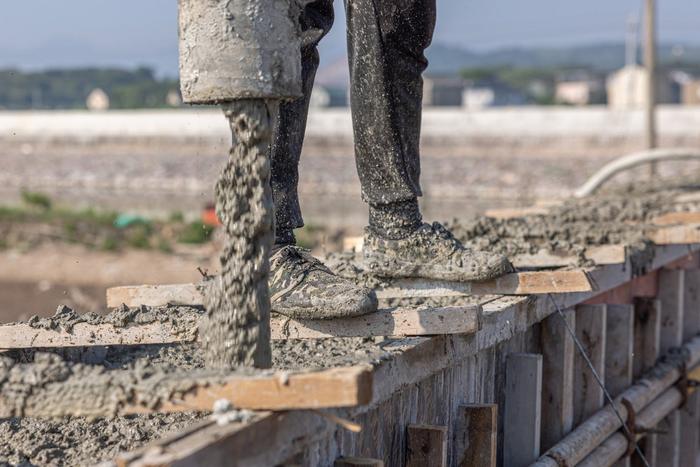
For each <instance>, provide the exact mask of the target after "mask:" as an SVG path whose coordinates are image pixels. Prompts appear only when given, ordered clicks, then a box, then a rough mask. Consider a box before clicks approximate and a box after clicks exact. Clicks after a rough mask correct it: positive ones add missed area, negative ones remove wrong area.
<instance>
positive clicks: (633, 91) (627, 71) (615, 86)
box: [607, 65, 673, 110]
mask: <svg viewBox="0 0 700 467" xmlns="http://www.w3.org/2000/svg"><path fill="white" fill-rule="evenodd" d="M648 82H649V78H648V76H647V72H646V70H645V69H644V68H643V67H641V66H639V65H627V66H625V67H624V68H622V69H620V70H618V71H616V72H614V73H613V74H611V75H610V76H608V80H607V91H608V107H610V108H611V109H615V110H633V109H642V108H644V107H645V106H646V102H647V85H648V84H647V83H648ZM656 101H657V102H658V103H662V104H665V103H670V102H672V101H673V93H672V89H671V83H670V81H669V80H668V78H667V77H666V76H658V77H657V87H656Z"/></svg>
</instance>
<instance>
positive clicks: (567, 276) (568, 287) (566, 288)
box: [377, 269, 594, 298]
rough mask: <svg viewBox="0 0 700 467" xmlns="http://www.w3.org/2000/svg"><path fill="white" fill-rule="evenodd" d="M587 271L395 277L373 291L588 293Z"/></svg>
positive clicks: (404, 293) (390, 293)
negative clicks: (474, 278) (464, 278)
mask: <svg viewBox="0 0 700 467" xmlns="http://www.w3.org/2000/svg"><path fill="white" fill-rule="evenodd" d="M592 290H594V288H593V284H592V283H591V280H590V278H589V277H588V273H587V272H586V271H584V270H581V269H575V270H554V271H526V272H519V273H512V274H506V275H505V276H502V277H500V278H498V279H494V280H491V281H485V282H453V281H436V280H426V279H397V280H393V281H391V286H389V287H385V288H383V289H381V290H378V291H377V296H378V297H380V298H395V297H408V296H413V297H430V296H452V295H535V294H547V293H555V294H556V293H574V292H590V291H592Z"/></svg>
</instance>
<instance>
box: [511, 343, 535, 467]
mask: <svg viewBox="0 0 700 467" xmlns="http://www.w3.org/2000/svg"><path fill="white" fill-rule="evenodd" d="M505 393H506V394H505V396H506V397H505V405H506V407H505V413H504V419H503V432H504V433H503V444H504V446H503V462H504V464H505V465H508V466H510V467H524V466H527V465H529V464H530V463H531V462H533V461H534V460H535V459H537V456H539V454H540V425H541V417H542V411H541V403H542V355H538V354H526V353H517V354H510V355H508V358H507V359H506V388H505Z"/></svg>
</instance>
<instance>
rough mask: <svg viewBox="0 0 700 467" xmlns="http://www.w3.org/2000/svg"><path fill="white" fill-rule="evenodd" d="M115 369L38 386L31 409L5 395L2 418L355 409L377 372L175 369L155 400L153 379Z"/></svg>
mask: <svg viewBox="0 0 700 467" xmlns="http://www.w3.org/2000/svg"><path fill="white" fill-rule="evenodd" d="M115 373H123V372H122V371H121V370H114V371H107V372H103V373H99V374H97V373H94V374H91V375H90V379H89V381H86V380H85V379H84V377H83V376H82V375H80V374H79V373H78V374H77V375H72V376H70V377H68V378H67V379H66V380H65V381H61V382H55V383H48V384H45V385H41V386H35V387H33V388H32V391H31V396H29V398H28V400H27V401H25V402H26V406H25V407H15V406H14V405H13V404H7V403H6V402H5V401H4V400H3V394H2V393H0V417H12V416H19V415H23V416H32V417H46V416H52V417H56V416H69V415H78V416H86V417H101V416H106V415H112V414H117V415H130V414H146V413H166V412H189V411H205V412H206V411H211V410H212V407H213V406H214V403H215V402H216V401H218V400H221V399H223V400H227V401H228V402H230V403H231V405H232V406H233V407H236V408H240V409H251V410H292V409H302V408H303V409H317V408H328V407H354V406H358V405H364V404H367V403H369V402H370V401H371V399H372V383H373V375H372V367H370V366H368V365H360V366H353V367H344V368H332V369H328V370H321V371H310V372H296V373H294V372H277V373H272V374H261V375H212V373H211V372H205V371H199V372H197V371H192V372H187V373H183V372H179V373H171V374H166V375H162V376H158V377H157V381H155V382H154V383H155V384H156V388H157V389H158V390H159V391H162V394H168V396H167V397H163V398H154V396H153V394H152V393H153V390H154V389H153V388H152V387H149V385H148V384H147V383H145V382H139V381H134V380H131V379H128V378H118V377H115ZM115 381H118V382H119V383H118V384H115ZM66 394H71V397H72V398H73V399H79V398H81V394H85V397H84V398H83V399H85V398H88V397H91V396H94V394H99V395H100V397H99V398H94V397H93V399H91V400H89V401H88V400H85V403H84V404H81V405H79V406H72V405H70V404H69V403H65V401H64V400H63V398H64V397H65V395H66ZM125 394H126V395H125ZM119 401H121V403H118V402H119ZM18 410H19V411H20V412H19V413H18V412H17V411H18Z"/></svg>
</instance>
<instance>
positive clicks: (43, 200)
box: [21, 190, 52, 211]
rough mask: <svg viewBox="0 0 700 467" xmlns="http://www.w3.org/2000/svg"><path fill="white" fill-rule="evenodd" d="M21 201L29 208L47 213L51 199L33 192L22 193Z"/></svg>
mask: <svg viewBox="0 0 700 467" xmlns="http://www.w3.org/2000/svg"><path fill="white" fill-rule="evenodd" d="M21 196H22V201H24V203H26V204H27V205H29V206H33V207H37V208H40V209H43V210H45V211H48V210H50V209H51V204H52V203H51V198H49V196H48V195H45V194H43V193H38V192H35V191H26V190H24V191H22V194H21Z"/></svg>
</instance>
